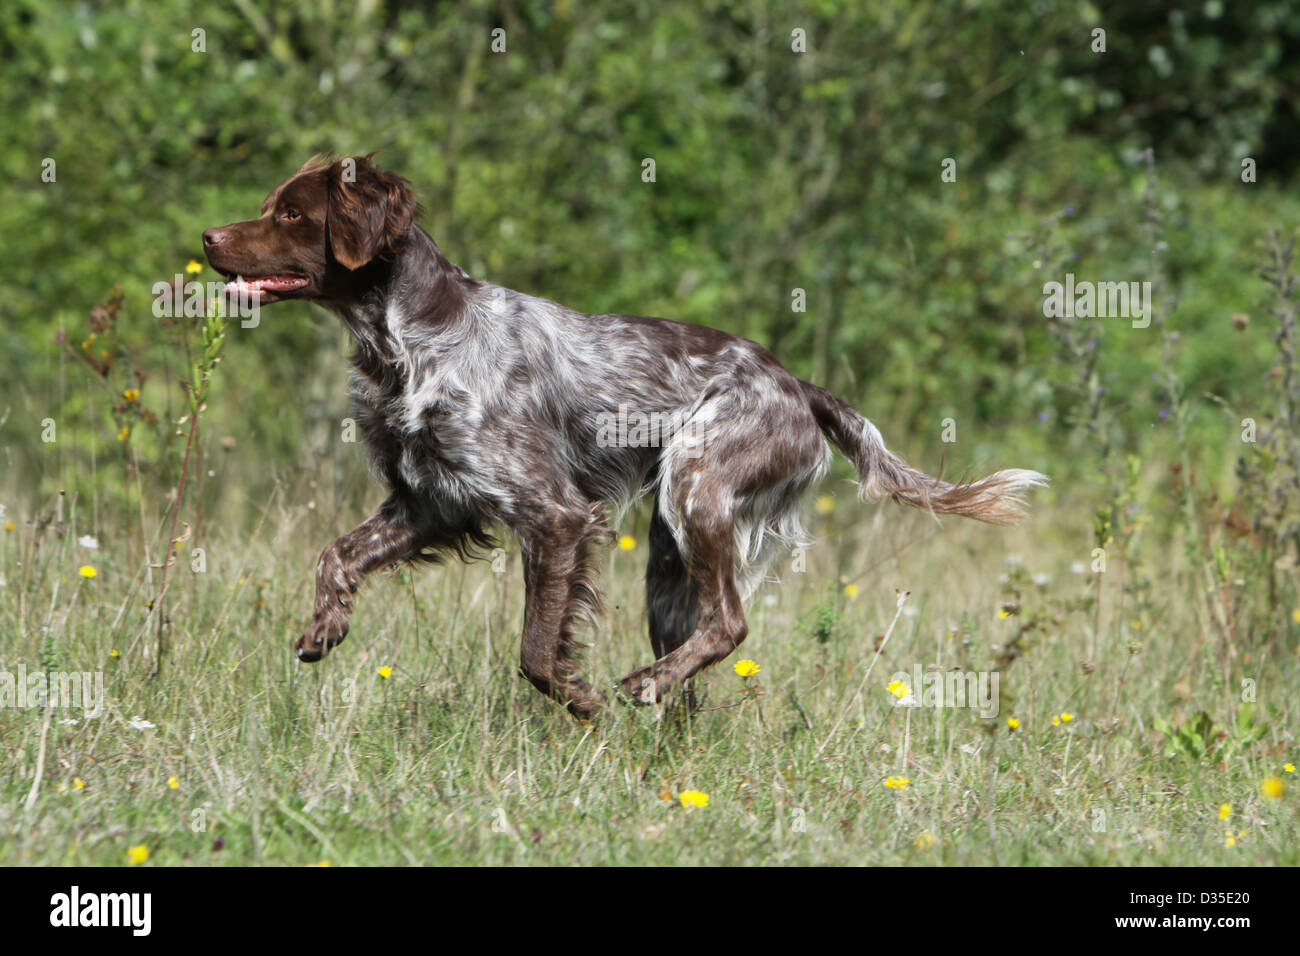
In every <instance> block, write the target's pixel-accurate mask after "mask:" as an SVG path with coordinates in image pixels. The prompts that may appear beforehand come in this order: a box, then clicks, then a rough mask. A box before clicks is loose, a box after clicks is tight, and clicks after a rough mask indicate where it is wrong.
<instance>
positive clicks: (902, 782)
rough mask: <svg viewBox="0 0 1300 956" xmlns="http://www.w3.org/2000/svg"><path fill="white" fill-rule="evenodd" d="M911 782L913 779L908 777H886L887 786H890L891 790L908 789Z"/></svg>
mask: <svg viewBox="0 0 1300 956" xmlns="http://www.w3.org/2000/svg"><path fill="white" fill-rule="evenodd" d="M911 782H912V781H911V779H910V778H908V777H886V778H885V786H886V787H888V788H889V789H890V790H906V789H907V785H908V784H909V783H911Z"/></svg>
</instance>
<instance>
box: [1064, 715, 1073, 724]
mask: <svg viewBox="0 0 1300 956" xmlns="http://www.w3.org/2000/svg"><path fill="white" fill-rule="evenodd" d="M1072 720H1074V714H1061V723H1063V724H1068V723H1069V722H1070V721H1072Z"/></svg>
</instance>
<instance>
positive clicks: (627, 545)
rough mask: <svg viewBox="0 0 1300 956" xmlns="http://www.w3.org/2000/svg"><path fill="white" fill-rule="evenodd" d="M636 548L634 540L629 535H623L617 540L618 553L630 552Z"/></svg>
mask: <svg viewBox="0 0 1300 956" xmlns="http://www.w3.org/2000/svg"><path fill="white" fill-rule="evenodd" d="M635 547H636V538H634V537H632V536H631V535H630V534H625V535H623V537H621V538H619V539H618V549H619V550H620V551H631V550H633V549H634V548H635Z"/></svg>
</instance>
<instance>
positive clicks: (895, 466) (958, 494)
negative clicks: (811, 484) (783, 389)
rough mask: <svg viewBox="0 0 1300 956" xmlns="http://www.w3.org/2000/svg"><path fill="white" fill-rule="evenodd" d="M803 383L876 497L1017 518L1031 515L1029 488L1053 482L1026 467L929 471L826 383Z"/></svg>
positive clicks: (940, 510) (864, 490)
mask: <svg viewBox="0 0 1300 956" xmlns="http://www.w3.org/2000/svg"><path fill="white" fill-rule="evenodd" d="M799 384H800V386H801V387H802V388H803V392H804V395H805V397H806V398H807V399H808V404H809V405H810V406H811V408H812V412H813V415H814V416H815V417H816V419H817V424H818V425H819V426H820V427H821V430H822V433H823V434H824V435H825V436H826V437H827V438H828V439H830V441H831V444H833V445H835V447H836V448H838V449H839V450H840V451H841V452H843V453H844V455H845V456H846V457H847V458H848V459H849V460H850V461H852V462H853V465H854V467H855V468H857V471H858V479H859V488H860V489H861V494H862V497H864V498H867V499H869V500H871V501H879V500H880V499H881V498H887V497H893V498H896V499H897V500H899V501H902V502H904V503H905V504H909V505H912V506H913V507H914V508H923V509H925V510H926V511H931V512H934V513H935V514H945V515H964V516H965V517H967V518H974V519H976V520H977V521H986V522H988V523H989V524H1014V523H1015V522H1017V521H1019V520H1020V519H1021V518H1023V517H1025V513H1026V505H1025V499H1024V492H1025V490H1026V489H1028V488H1034V487H1040V486H1043V485H1046V484H1047V476H1046V475H1042V474H1039V473H1038V472H1036V471H1027V470H1025V469H1023V468H1009V469H1006V470H1004V471H998V472H994V473H993V474H991V475H989V476H988V477H987V478H981V479H979V480H978V481H970V482H962V483H959V484H951V483H950V482H947V481H944V480H942V479H940V478H935V477H933V476H931V475H927V474H926V473H925V472H923V471H920V470H918V469H916V468H913V467H912V466H911V465H909V464H908V463H907V462H905V461H903V459H901V458H899V457H898V456H897V455H895V454H893V453H892V452H891V451H890V450H889V449H888V448H886V447H885V442H884V439H883V438H881V437H880V431H879V430H878V429H877V428H876V426H875V425H873V424H871V422H870V421H868V420H867V419H866V418H865V417H863V416H862V415H860V414H858V412H857V411H855V410H854V409H853V408H851V407H850V406H848V405H846V404H845V403H844V402H842V401H840V400H839V399H838V398H836V397H835V396H834V395H832V394H831V393H830V392H828V391H826V389H824V388H821V387H819V386H817V385H813V384H811V383H809V382H802V381H801V382H800V383H799Z"/></svg>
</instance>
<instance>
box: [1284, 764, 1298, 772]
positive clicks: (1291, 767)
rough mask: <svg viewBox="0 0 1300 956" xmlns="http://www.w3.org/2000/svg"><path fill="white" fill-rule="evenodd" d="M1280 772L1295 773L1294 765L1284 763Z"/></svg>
mask: <svg viewBox="0 0 1300 956" xmlns="http://www.w3.org/2000/svg"><path fill="white" fill-rule="evenodd" d="M1282 770H1283V772H1285V773H1295V764H1293V763H1284V764H1282Z"/></svg>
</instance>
